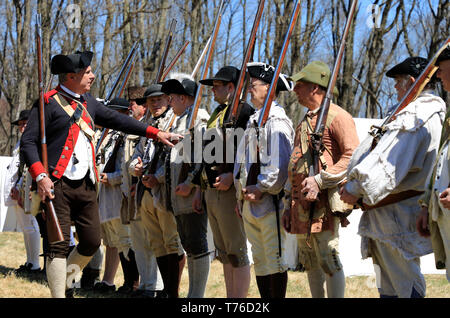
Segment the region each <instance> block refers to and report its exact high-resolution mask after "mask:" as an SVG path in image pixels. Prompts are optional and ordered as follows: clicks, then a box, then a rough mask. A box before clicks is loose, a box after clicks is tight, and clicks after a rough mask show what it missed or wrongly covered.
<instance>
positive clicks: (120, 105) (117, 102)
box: [106, 97, 130, 110]
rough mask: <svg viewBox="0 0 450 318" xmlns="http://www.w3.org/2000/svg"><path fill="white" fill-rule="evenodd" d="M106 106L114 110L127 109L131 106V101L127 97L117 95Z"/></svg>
mask: <svg viewBox="0 0 450 318" xmlns="http://www.w3.org/2000/svg"><path fill="white" fill-rule="evenodd" d="M106 106H107V107H108V108H110V109H114V110H126V109H128V107H129V106H130V102H129V101H128V100H127V99H125V98H121V97H116V98H113V99H111V100H110V101H109V103H108V104H106Z"/></svg>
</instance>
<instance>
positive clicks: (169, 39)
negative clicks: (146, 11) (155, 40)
mask: <svg viewBox="0 0 450 318" xmlns="http://www.w3.org/2000/svg"><path fill="white" fill-rule="evenodd" d="M176 25H177V20H175V19H172V22H171V23H170V28H169V35H168V36H167V40H166V46H165V47H164V52H163V56H162V59H161V63H160V64H159V69H158V74H157V75H156V80H155V83H159V82H161V79H162V76H163V73H164V68H165V64H166V59H167V55H168V54H169V49H170V44H171V43H172V37H173V33H174V32H175V26H176Z"/></svg>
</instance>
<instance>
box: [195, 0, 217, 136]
mask: <svg viewBox="0 0 450 318" xmlns="http://www.w3.org/2000/svg"><path fill="white" fill-rule="evenodd" d="M223 5H224V0H222V1H221V2H220V6H219V10H218V12H217V17H216V21H215V24H214V29H213V34H212V39H211V43H210V45H209V47H208V53H207V54H206V61H205V64H203V70H202V76H201V80H204V79H206V76H207V75H208V68H209V64H210V62H211V58H212V53H213V51H214V45H215V43H216V39H217V34H218V33H219V27H220V21H221V19H222V9H223ZM202 91H203V84H202V83H199V84H198V88H197V92H196V94H195V101H194V106H193V108H192V114H191V118H190V119H189V125H188V127H189V130H191V129H192V128H194V124H195V119H196V118H197V112H198V108H199V106H200V102H201V99H202Z"/></svg>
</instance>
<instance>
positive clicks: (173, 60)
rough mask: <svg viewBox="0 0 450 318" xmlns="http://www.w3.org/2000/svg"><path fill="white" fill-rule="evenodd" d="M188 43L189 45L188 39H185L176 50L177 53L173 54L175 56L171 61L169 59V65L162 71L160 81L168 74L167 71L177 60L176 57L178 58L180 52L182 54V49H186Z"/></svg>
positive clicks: (168, 71)
mask: <svg viewBox="0 0 450 318" xmlns="http://www.w3.org/2000/svg"><path fill="white" fill-rule="evenodd" d="M188 45H189V41H186V42H185V43H184V45H183V46H182V47H181V48H180V49H179V50H178V52H177V54H175V56H174V58H173V59H172V61H170V63H169V66H167V68H166V69H165V70H164V73H163V75H162V77H161V82H162V81H164V79H165V78H166V77H167V75H169V73H170V71H171V70H172V68H173V66H174V65H175V63H176V62H177V61H178V59H179V58H180V56H181V54H183V52H184V50H185V49H186V47H187V46H188Z"/></svg>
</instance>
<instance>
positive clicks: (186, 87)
mask: <svg viewBox="0 0 450 318" xmlns="http://www.w3.org/2000/svg"><path fill="white" fill-rule="evenodd" d="M161 91H162V92H163V93H164V94H166V95H169V94H181V95H188V96H192V97H194V96H195V93H196V92H197V83H196V82H194V81H193V80H190V79H188V78H183V79H182V80H181V82H180V81H178V80H176V79H170V80H167V81H165V82H163V83H162V87H161Z"/></svg>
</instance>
